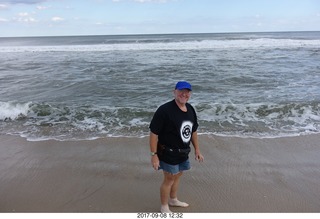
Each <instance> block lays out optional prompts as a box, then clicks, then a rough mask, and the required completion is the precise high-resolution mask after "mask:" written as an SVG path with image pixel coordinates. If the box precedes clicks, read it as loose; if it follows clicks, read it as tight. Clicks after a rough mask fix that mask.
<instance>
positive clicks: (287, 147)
mask: <svg viewBox="0 0 320 219" xmlns="http://www.w3.org/2000/svg"><path fill="white" fill-rule="evenodd" d="M319 138H320V135H318V134H315V135H304V136H298V137H282V138H263V139H259V138H238V137H221V136H214V135H201V136H200V137H199V143H200V147H201V151H202V154H203V155H204V157H205V161H204V162H203V163H198V162H197V161H195V160H194V151H193V150H192V151H191V153H190V160H191V165H192V169H191V170H189V171H187V172H185V174H184V175H183V178H182V180H181V185H180V190H179V199H181V200H182V201H186V202H188V203H189V204H190V206H189V207H188V208H177V207H173V208H172V209H171V210H172V211H174V212H182V213H187V212H192V213H220V212H227V213H228V212H231V213H233V212H248V213H251V212H262V213H265V212H286V213H288V212H290V213H291V212H292V213H296V212H319V211H320V197H319V194H320V186H319V182H320V168H319V167H320V159H319V155H320V147H319V143H318V142H319ZM0 139H1V140H0V212H49V213H51V212H105V213H130V212H131V213H132V212H159V210H160V197H159V187H160V184H161V180H162V172H161V171H155V170H153V169H152V167H151V164H150V155H149V152H150V150H149V145H148V138H147V137H141V138H125V137H121V138H120V137H119V138H116V137H113V138H100V139H97V140H81V141H80V140H78V141H56V140H46V141H27V140H26V139H25V138H22V137H19V136H10V135H1V136H0Z"/></svg>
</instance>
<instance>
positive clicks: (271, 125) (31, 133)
mask: <svg viewBox="0 0 320 219" xmlns="http://www.w3.org/2000/svg"><path fill="white" fill-rule="evenodd" d="M195 108H196V111H197V112H198V119H199V124H200V128H199V133H214V134H218V135H228V136H235V135H236V136H252V137H261V136H263V137H270V136H273V137H275V136H292V135H298V134H306V133H319V132H320V103H319V102H311V103H283V104H275V103H269V104H266V103H261V104H209V103H197V104H195ZM153 112H154V109H148V108H136V107H110V106H104V107H95V106H85V105H83V106H66V105H59V104H49V103H30V102H29V103H11V102H10V103H6V102H1V104H0V115H1V120H0V121H2V122H1V123H0V124H1V126H0V128H1V129H0V130H1V132H2V133H3V134H19V135H21V136H24V137H27V138H28V139H29V140H39V139H40V140H41V139H58V140H67V139H96V138H99V137H106V136H109V137H115V136H116V137H119V136H122V137H128V136H131V137H141V136H146V135H148V133H149V128H148V127H149V122H150V120H151V118H152V115H153Z"/></svg>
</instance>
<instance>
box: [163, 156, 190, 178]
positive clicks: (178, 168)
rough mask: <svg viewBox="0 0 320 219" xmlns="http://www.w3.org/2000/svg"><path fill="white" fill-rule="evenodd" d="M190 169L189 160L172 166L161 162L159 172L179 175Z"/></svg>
mask: <svg viewBox="0 0 320 219" xmlns="http://www.w3.org/2000/svg"><path fill="white" fill-rule="evenodd" d="M190 168H191V167H190V161H189V159H188V160H186V161H184V162H182V163H180V164H177V165H171V164H168V163H166V162H163V161H161V160H160V167H159V170H163V171H166V172H168V173H171V174H177V173H180V172H182V171H185V170H189V169H190Z"/></svg>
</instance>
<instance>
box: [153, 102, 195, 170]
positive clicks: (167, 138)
mask: <svg viewBox="0 0 320 219" xmlns="http://www.w3.org/2000/svg"><path fill="white" fill-rule="evenodd" d="M186 107H187V112H183V111H182V110H181V109H180V108H179V107H178V105H177V104H176V102H175V100H172V101H170V102H167V103H165V104H163V105H162V106H160V107H159V108H158V109H157V111H156V112H155V114H154V116H153V118H152V120H151V123H150V131H151V132H153V133H154V134H156V135H158V141H159V143H160V144H162V145H165V147H166V148H170V149H174V150H176V149H188V148H190V141H191V136H192V133H193V132H195V131H196V130H197V128H198V121H197V115H196V112H195V110H194V108H193V107H192V106H191V105H190V104H189V103H187V104H186ZM158 156H159V155H158ZM159 159H160V160H163V161H165V162H167V163H170V164H176V163H181V162H183V161H185V160H186V159H188V156H184V157H183V156H182V157H181V156H175V157H174V159H173V158H172V157H171V158H170V159H169V158H167V156H166V155H165V154H164V155H163V156H161V155H160V156H159ZM172 160H176V161H172Z"/></svg>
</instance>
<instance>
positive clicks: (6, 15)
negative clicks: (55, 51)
mask: <svg viewBox="0 0 320 219" xmlns="http://www.w3.org/2000/svg"><path fill="white" fill-rule="evenodd" d="M261 31H263V32H264V31H320V0H12V1H6V0H4V1H3V0H0V37H4V36H60V35H113V34H158V33H159V34H161V33H221V32H261Z"/></svg>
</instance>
